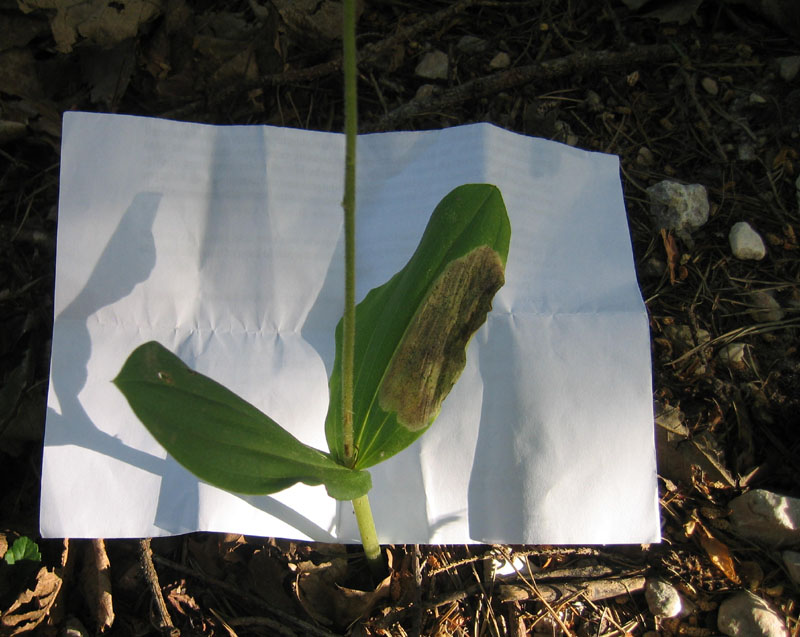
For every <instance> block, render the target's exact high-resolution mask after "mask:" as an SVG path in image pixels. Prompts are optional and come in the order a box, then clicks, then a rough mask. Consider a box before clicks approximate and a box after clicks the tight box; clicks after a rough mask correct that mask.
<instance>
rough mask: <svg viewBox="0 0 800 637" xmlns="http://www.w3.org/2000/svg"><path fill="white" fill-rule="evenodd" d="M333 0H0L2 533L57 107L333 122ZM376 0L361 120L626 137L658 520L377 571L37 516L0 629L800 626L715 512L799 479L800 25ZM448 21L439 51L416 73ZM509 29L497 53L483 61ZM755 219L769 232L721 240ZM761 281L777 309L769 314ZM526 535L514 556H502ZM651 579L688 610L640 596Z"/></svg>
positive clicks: (32, 501) (336, 71) (338, 557)
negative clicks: (658, 188) (668, 220)
mask: <svg viewBox="0 0 800 637" xmlns="http://www.w3.org/2000/svg"><path fill="white" fill-rule="evenodd" d="M64 4H65V3H64ZM333 4H335V3H333V2H332V0H323V1H322V2H316V1H312V2H307V1H301V0H297V1H296V2H288V1H286V0H283V1H275V2H273V3H266V2H264V3H261V2H259V1H258V0H252V1H251V2H244V1H241V2H240V1H236V0H230V1H225V0H205V1H200V2H196V3H187V2H185V1H184V0H165V1H163V2H150V3H147V2H142V1H136V0H127V1H125V2H122V1H121V2H113V3H106V2H100V1H91V2H87V3H81V4H79V5H77V8H75V7H73V8H70V9H67V8H64V7H62V8H61V9H59V10H58V13H56V11H55V10H52V9H46V8H37V7H38V6H40V5H41V6H43V7H44V6H47V5H48V3H46V2H34V1H33V0H20V2H19V5H17V3H15V2H10V1H3V2H0V242H1V243H2V246H3V249H2V251H0V328H1V329H0V378H2V386H1V387H0V485H2V488H0V512H1V513H0V516H1V519H2V523H0V548H3V544H4V543H5V544H8V545H10V544H12V543H13V541H14V540H15V539H17V538H19V537H22V536H25V537H30V538H33V539H37V526H38V502H39V498H38V494H39V480H40V471H41V451H42V436H43V427H44V413H45V404H46V394H47V382H48V373H49V372H48V370H49V347H50V337H51V330H52V311H53V287H54V268H55V260H54V257H55V231H56V223H57V198H58V167H59V141H60V140H59V136H60V114H61V113H62V112H63V111H65V110H70V109H80V110H89V111H102V112H109V111H110V112H119V113H132V114H139V115H148V116H158V117H167V118H175V119H182V120H188V121H199V122H207V123H215V124H272V125H278V126H288V127H297V128H305V129H313V130H325V131H340V130H342V127H343V122H342V91H341V77H340V71H341V63H340V58H339V42H337V40H336V35H335V34H336V32H337V31H336V28H337V25H336V24H335V17H334V18H332V17H331V15H334V16H335V12H333V13H331V12H330V10H331V7H332V5H333ZM364 4H365V6H363V12H362V14H361V16H360V21H359V26H358V29H359V34H360V35H359V50H360V59H359V70H360V78H359V91H360V95H359V99H360V105H359V108H360V127H361V130H363V131H381V130H383V131H385V130H415V129H416V130H418V129H433V128H442V127H447V126H453V125H457V124H466V123H471V122H479V121H486V122H492V123H494V124H497V125H499V126H502V127H505V128H508V129H510V130H513V131H516V132H519V133H524V134H527V135H533V136H539V137H545V138H549V139H554V140H557V141H560V142H564V143H569V144H572V145H575V146H578V147H580V148H584V149H587V150H592V151H601V152H606V153H614V154H617V155H619V156H620V159H621V167H622V180H623V185H624V189H625V198H626V206H627V210H628V215H629V222H630V229H631V236H632V241H633V246H634V253H635V258H636V267H637V271H638V275H639V282H640V286H641V290H642V295H643V297H644V299H645V301H646V304H647V308H648V311H649V314H650V320H651V332H652V356H653V374H654V403H655V406H656V414H657V424H656V425H655V430H656V436H657V440H658V443H659V488H660V505H661V518H662V524H663V532H662V535H663V538H662V542H661V543H660V544H654V545H649V546H587V547H577V546H504V547H492V546H484V545H470V546H435V545H432V546H414V545H408V546H389V547H386V552H387V556H388V558H389V562H390V572H389V573H388V574H387V578H386V579H385V580H384V581H382V582H375V581H371V580H370V577H369V574H368V571H367V569H366V567H365V565H364V562H363V559H362V558H361V556H360V555H359V551H358V547H354V546H342V545H335V544H333V545H332V544H320V543H305V542H293V541H287V540H281V539H275V538H272V539H265V538H253V537H243V536H232V535H223V534H213V533H195V534H190V535H186V536H180V537H175V538H161V539H154V540H153V541H152V544H150V543H149V541H137V540H109V541H107V542H103V541H102V540H64V541H60V540H41V539H38V540H37V543H38V545H39V548H40V550H41V561H40V562H35V561H27V562H18V563H17V565H16V566H14V567H10V566H8V565H6V564H5V563H0V612H4V613H6V614H5V615H3V622H5V623H7V626H6V627H2V628H0V634H16V633H19V632H25V631H27V630H36V631H37V632H38V633H41V634H48V635H49V634H53V635H54V634H62V631H67V633H64V634H70V635H79V634H89V633H97V632H109V633H110V632H113V633H114V634H119V635H148V634H178V632H180V633H181V634H184V635H190V634H204V635H211V634H213V635H249V634H256V635H260V634H266V635H272V634H280V635H332V634H350V635H523V634H533V633H542V634H554V635H557V634H564V635H609V636H610V635H628V634H630V635H643V634H645V633H647V632H651V634H664V635H697V636H701V635H714V634H718V630H717V627H716V615H717V609H718V607H719V604H720V602H721V601H722V600H723V599H725V597H726V596H727V595H729V594H730V593H731V592H733V591H736V590H741V589H747V590H751V591H754V592H757V593H758V594H759V595H761V596H762V597H764V598H766V599H769V600H770V602H771V603H772V604H773V606H774V607H775V608H777V609H779V611H780V612H781V613H782V614H783V615H784V616H785V618H786V622H787V627H788V629H789V630H790V634H792V635H798V634H800V623H799V622H798V614H799V613H800V609H798V602H797V599H798V592H799V591H798V586H797V584H795V583H792V581H791V580H790V578H789V577H788V574H787V572H786V571H785V569H784V568H783V566H782V562H781V559H780V554H779V552H778V551H776V550H774V549H771V548H769V547H763V546H758V545H755V544H753V543H751V542H748V541H747V540H745V539H743V538H741V537H739V536H738V535H737V534H736V533H735V532H734V531H733V530H732V528H731V525H730V523H729V521H728V520H727V515H728V509H727V505H728V503H729V502H730V500H731V499H732V498H734V497H735V496H737V495H739V494H741V493H743V492H744V491H746V490H748V489H753V488H756V487H757V488H764V489H769V490H771V491H776V492H779V493H783V494H787V495H793V496H800V453H798V452H799V451H800V437H798V434H797V431H798V427H799V426H800V390H798V387H800V353H799V352H798V339H797V328H798V326H800V315H798V308H800V287H799V285H800V259H798V249H800V248H799V247H798V236H799V235H800V217H799V216H798V194H797V193H798V188H797V187H796V186H795V181H796V180H797V178H798V175H800V155H798V152H799V151H800V143H799V142H798V138H799V136H800V79H798V78H797V77H796V78H794V79H786V77H784V76H782V74H781V67H780V66H779V60H780V58H783V57H787V56H792V55H798V54H800V36H799V35H798V33H794V34H792V33H787V32H785V31H783V30H782V29H781V28H780V26H781V25H777V26H776V25H774V24H772V23H770V22H769V21H767V20H766V19H765V18H764V16H762V15H760V14H759V13H755V12H751V11H750V9H749V8H747V7H746V6H744V5H742V4H740V3H738V2H735V3H734V2H727V1H725V0H705V1H702V0H700V1H697V0H695V1H687V2H676V3H659V2H655V3H651V4H648V5H646V6H645V7H644V8H643V9H642V10H640V11H632V10H631V9H629V8H628V7H627V6H626V5H625V4H623V3H622V2H619V1H617V0H605V1H601V2H581V1H576V0H531V1H522V0H521V1H518V2H503V1H494V0H484V1H481V0H460V1H458V2H452V3H451V2H444V1H441V2H421V1H419V0H405V1H396V2H389V1H388V0H371V1H370V2H366V3H364ZM753 4H754V5H758V3H753ZM776 4H778V5H779V4H780V3H776ZM651 5H652V6H651ZM750 6H752V5H750ZM670 7H671V8H672V10H673V14H671V15H669V14H667V13H666V9H668V8H670ZM21 9H22V10H21ZM659 11H661V13H659ZM783 26H784V27H787V26H788V27H791V24H789V23H788V22H787V24H785V25H783ZM464 36H473V38H477V40H476V39H473V40H472V41H471V46H466V45H465V44H464V42H463V41H462V38H463V37H464ZM433 49H437V50H440V51H443V52H445V53H447V55H448V57H449V62H450V64H449V71H448V77H447V78H446V79H440V80H425V79H423V78H420V77H419V76H417V75H416V74H415V68H416V65H417V64H418V62H419V61H420V59H421V57H422V56H423V55H424V54H425V53H426V52H427V51H430V50H433ZM501 52H504V53H506V54H507V55H508V58H507V63H506V62H499V61H496V62H495V64H491V61H492V60H493V59H495V58H496V56H497V54H498V53H501ZM500 59H502V56H501V58H500ZM663 179H674V180H676V181H680V182H683V183H699V184H703V185H704V186H705V187H706V188H707V190H708V193H709V200H710V202H711V211H710V218H709V221H708V222H707V223H706V224H705V225H704V226H703V227H702V228H700V229H698V230H696V231H694V232H692V234H691V237H690V239H688V240H687V238H686V237H679V236H675V235H674V234H673V233H671V232H659V231H658V229H656V228H655V227H654V225H653V222H652V219H651V216H650V213H649V201H648V196H647V192H646V189H647V187H648V186H651V185H653V184H655V183H657V182H659V181H661V180H663ZM739 221H747V222H749V223H750V224H751V225H752V226H753V227H754V228H756V229H757V230H758V232H759V233H760V234H761V236H762V237H763V238H764V239H765V242H766V245H767V256H766V258H764V259H763V260H761V261H743V260H739V259H736V258H734V257H733V256H732V254H731V249H730V246H729V244H728V232H729V230H730V228H731V226H732V225H733V224H734V223H736V222H739ZM757 292H768V293H769V294H771V295H772V296H773V297H774V298H775V299H776V300H777V301H778V303H779V304H780V306H781V308H782V310H783V311H782V312H781V313H780V314H779V315H777V316H773V317H771V318H770V320H766V321H764V320H759V319H758V318H757V315H756V314H754V310H755V309H757V308H754V307H753V298H754V297H753V293H757ZM733 342H736V343H743V344H744V345H745V352H746V354H745V356H744V358H743V359H742V360H741V361H739V362H738V363H737V364H734V365H731V364H729V363H726V362H725V361H723V360H721V359H720V357H719V351H720V349H721V348H722V347H724V346H725V345H727V344H729V343H733ZM621 346H624V345H623V344H621ZM2 552H4V551H2ZM0 553H1V552H0ZM504 560H506V562H504ZM509 562H511V563H513V564H514V565H515V566H516V568H517V569H519V572H516V573H514V572H513V569H512V574H511V575H509V576H505V577H500V576H498V575H496V574H495V575H493V573H492V569H493V568H494V567H501V566H502V565H503V564H506V565H507V564H508V563H509ZM531 575H533V577H532V576H531ZM655 577H659V578H663V579H665V580H667V581H669V582H670V583H671V584H673V585H674V586H675V587H676V588H677V589H678V590H679V591H680V592H681V594H682V595H683V597H684V599H685V600H686V601H687V602H688V604H687V605H688V606H689V607H690V610H689V612H688V613H687V614H686V615H684V616H682V617H678V618H672V619H668V618H663V617H655V616H653V614H652V613H651V612H650V611H649V608H648V605H647V603H646V601H645V597H644V594H643V587H644V581H645V579H646V578H655ZM26 591H27V593H26ZM21 596H22V597H21ZM20 599H21V602H20ZM17 602H20V603H17ZM14 604H16V606H14ZM12 619H13V620H14V623H13V624H8V622H7V620H12ZM9 626H16V628H13V627H9ZM70 631H71V632H70Z"/></svg>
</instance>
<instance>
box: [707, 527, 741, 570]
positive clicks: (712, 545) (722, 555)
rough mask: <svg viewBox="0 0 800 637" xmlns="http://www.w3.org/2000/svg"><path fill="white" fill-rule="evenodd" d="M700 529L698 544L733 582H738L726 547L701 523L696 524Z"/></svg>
mask: <svg viewBox="0 0 800 637" xmlns="http://www.w3.org/2000/svg"><path fill="white" fill-rule="evenodd" d="M697 526H698V528H699V529H700V546H702V547H703V550H704V551H705V552H706V554H707V555H708V557H709V559H710V560H711V563H712V564H713V565H714V566H716V567H717V568H718V569H719V570H720V571H722V572H723V573H724V575H725V577H727V578H728V579H729V580H730V581H732V582H733V583H734V584H738V583H739V576H738V575H737V574H736V567H735V566H734V564H733V558H732V557H731V552H730V550H728V547H727V546H725V544H723V543H722V542H720V541H719V540H718V539H717V538H715V537H714V536H713V535H711V532H710V531H709V530H708V529H707V528H706V527H705V526H703V525H702V524H698V525H697Z"/></svg>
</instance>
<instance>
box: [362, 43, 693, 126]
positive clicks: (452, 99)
mask: <svg viewBox="0 0 800 637" xmlns="http://www.w3.org/2000/svg"><path fill="white" fill-rule="evenodd" d="M677 56H678V54H677V52H676V51H675V49H674V48H673V47H672V46H670V45H666V44H659V45H646V46H635V47H631V48H630V49H628V50H627V51H622V52H616V51H579V52H578V53H573V54H571V55H567V56H565V57H561V58H557V59H555V60H547V61H546V62H541V63H537V64H530V65H527V66H520V67H517V68H515V69H509V70H507V71H501V72H499V73H494V74H492V75H489V76H486V77H481V78H477V79H474V80H472V81H470V82H466V83H464V84H461V85H459V86H456V87H454V88H451V89H448V90H446V91H444V92H442V93H440V94H438V95H433V96H432V97H427V98H415V99H413V100H411V101H410V102H408V103H406V104H403V105H402V106H399V107H398V108H396V109H394V110H393V111H391V112H390V113H389V114H388V115H385V116H384V117H382V118H381V119H379V120H378V121H377V122H376V123H375V124H372V125H369V126H365V127H363V128H362V130H363V131H378V130H387V129H392V128H395V127H396V126H398V125H399V124H400V123H402V122H404V121H407V120H409V119H412V118H413V117H416V116H417V115H421V114H423V113H429V112H435V111H439V110H441V109H443V108H447V107H449V106H453V105H454V104H459V103H461V102H464V101H466V100H471V99H477V98H480V97H486V96H489V95H495V94H497V93H499V92H500V91H504V90H507V89H509V88H512V87H515V86H521V85H523V84H529V83H530V82H533V81H535V80H550V79H554V78H557V77H564V76H567V75H575V74H578V73H587V72H589V71H597V70H600V69H605V68H611V67H616V66H626V65H630V64H646V63H653V62H667V61H670V60H674V59H675V58H676V57H677Z"/></svg>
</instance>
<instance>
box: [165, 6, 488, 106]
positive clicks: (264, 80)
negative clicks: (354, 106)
mask: <svg viewBox="0 0 800 637" xmlns="http://www.w3.org/2000/svg"><path fill="white" fill-rule="evenodd" d="M474 4H478V0H459V2H456V3H454V4H452V5H450V6H448V7H446V8H444V9H442V10H441V11H437V12H436V13H433V14H431V15H429V16H428V17H426V18H423V19H422V20H418V21H416V22H414V24H412V25H409V26H406V27H401V28H399V29H398V30H397V32H395V33H393V34H392V35H390V36H388V37H386V38H384V39H383V40H381V41H380V42H375V43H372V44H366V45H364V46H363V47H362V48H361V50H360V51H359V53H358V57H357V64H358V66H359V68H360V69H361V70H362V71H364V70H368V69H370V68H371V67H374V66H375V65H376V64H377V63H378V61H379V60H380V58H381V57H383V56H384V55H386V54H387V53H389V52H390V51H392V50H393V49H394V48H395V47H397V46H398V45H400V44H402V43H403V42H406V41H408V40H411V39H413V38H414V37H416V36H417V35H418V34H419V33H422V32H423V31H426V30H429V29H431V28H432V27H434V26H436V25H437V24H441V23H442V22H446V21H447V20H449V19H450V18H452V17H453V16H455V15H458V14H459V13H460V12H462V11H464V10H465V9H467V8H469V7H471V6H472V5H474ZM342 64H343V59H342V57H336V58H334V59H333V60H329V61H327V62H322V63H321V64H315V65H314V66H309V67H308V68H305V69H296V70H289V71H284V72H282V73H271V74H269V75H263V76H262V77H260V78H258V79H257V80H255V81H250V82H241V81H240V80H237V82H236V83H234V84H231V85H230V86H227V87H220V90H218V91H216V92H215V93H214V95H212V96H210V97H209V105H210V106H212V107H214V106H219V105H220V104H224V103H226V102H229V101H230V100H231V98H232V97H233V96H234V95H236V94H239V93H242V92H246V91H248V90H250V89H253V88H258V87H266V86H283V85H286V84H308V83H309V82H313V81H314V80H318V79H320V78H323V77H327V76H329V75H334V74H336V73H340V72H341V70H342ZM202 105H203V104H202V102H201V101H197V102H193V103H191V104H186V105H185V106H182V107H179V108H178V109H175V110H174V111H170V112H169V113H166V114H164V115H165V116H166V117H171V116H182V117H185V116H186V115H187V111H188V112H191V111H193V110H196V109H197V108H200V107H201V106H202Z"/></svg>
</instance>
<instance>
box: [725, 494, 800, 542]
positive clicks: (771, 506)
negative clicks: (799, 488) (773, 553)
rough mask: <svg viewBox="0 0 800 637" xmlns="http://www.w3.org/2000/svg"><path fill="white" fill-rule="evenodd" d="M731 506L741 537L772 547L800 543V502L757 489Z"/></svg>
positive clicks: (734, 523)
mask: <svg viewBox="0 0 800 637" xmlns="http://www.w3.org/2000/svg"><path fill="white" fill-rule="evenodd" d="M729 507H730V510H731V513H730V516H729V520H730V522H731V525H732V527H733V529H734V530H735V531H736V532H737V533H739V534H740V535H742V536H744V537H746V538H748V539H750V540H753V541H754V542H759V543H761V544H765V545H767V546H770V547H777V546H792V545H795V544H798V543H800V499H798V498H790V497H787V496H783V495H778V494H777V493H772V492H771V491H766V490H765V489H753V490H752V491H748V492H747V493H745V494H744V495H740V496H739V497H738V498H734V499H733V500H731V502H730V504H729Z"/></svg>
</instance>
